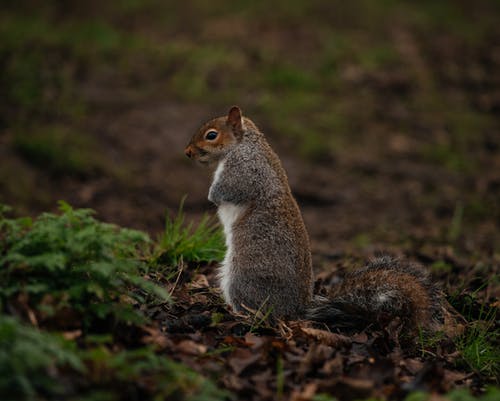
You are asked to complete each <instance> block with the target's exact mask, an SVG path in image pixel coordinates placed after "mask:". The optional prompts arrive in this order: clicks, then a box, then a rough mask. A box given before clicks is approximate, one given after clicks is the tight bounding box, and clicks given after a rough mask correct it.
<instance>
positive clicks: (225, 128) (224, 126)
mask: <svg viewBox="0 0 500 401" xmlns="http://www.w3.org/2000/svg"><path fill="white" fill-rule="evenodd" d="M242 137H243V118H242V116H241V110H240V108H239V107H238V106H233V107H231V109H230V110H229V113H228V114H227V116H224V117H218V118H214V119H213V120H210V121H209V122H207V123H206V124H204V125H203V126H202V127H201V128H200V129H199V130H198V132H197V133H196V134H195V135H194V136H193V137H192V138H191V141H190V142H189V144H188V145H187V146H186V149H185V150H184V153H186V156H187V157H189V158H191V159H194V160H196V161H198V162H200V163H203V164H209V163H213V162H217V161H218V160H220V159H221V158H222V157H224V155H226V154H227V152H228V151H229V150H230V149H231V148H232V146H233V145H235V144H237V143H238V142H239V141H240V140H241V138H242Z"/></svg>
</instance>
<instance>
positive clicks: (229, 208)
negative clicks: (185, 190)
mask: <svg viewBox="0 0 500 401" xmlns="http://www.w3.org/2000/svg"><path fill="white" fill-rule="evenodd" d="M223 171H224V162H223V161H222V162H220V163H219V165H218V166H217V169H216V170H215V174H214V180H213V183H212V187H213V186H214V185H215V184H216V183H217V182H218V181H219V180H220V179H221V176H222V172H223ZM244 210H245V208H244V207H243V206H240V205H235V204H233V203H229V202H221V204H220V205H219V208H218V210H217V214H218V215H219V220H220V222H221V224H222V226H223V228H224V235H225V237H226V248H227V250H226V255H225V256H224V260H223V262H222V264H221V266H220V270H219V274H218V276H219V282H220V287H221V289H222V293H223V295H224V298H225V300H226V302H227V303H229V304H232V302H231V297H230V292H229V288H230V287H231V282H232V275H233V268H232V259H233V253H234V244H233V231H234V225H235V223H236V222H237V220H238V219H239V218H240V216H241V215H242V214H243V212H244Z"/></svg>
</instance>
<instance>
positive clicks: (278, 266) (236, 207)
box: [185, 107, 445, 331]
mask: <svg viewBox="0 0 500 401" xmlns="http://www.w3.org/2000/svg"><path fill="white" fill-rule="evenodd" d="M211 131H215V132H217V136H216V137H215V138H207V133H208V132H211ZM185 152H186V155H187V156H189V157H190V158H193V159H195V160H197V161H199V162H201V163H203V164H209V165H213V166H217V170H216V172H215V175H214V180H213V182H212V185H211V187H210V190H209V196H208V198H209V200H210V201H212V202H213V203H215V204H216V205H217V206H218V207H219V210H218V212H219V217H220V218H221V221H222V223H223V225H224V231H225V233H226V243H227V247H228V251H227V253H226V258H225V260H224V262H223V264H222V266H221V269H220V273H219V276H220V280H221V288H222V290H223V294H224V297H225V298H226V301H227V302H228V303H229V304H230V305H231V306H232V307H233V308H234V309H236V310H245V309H247V308H249V309H253V310H259V309H262V308H264V309H265V310H268V309H270V310H271V312H272V316H273V317H278V318H283V317H286V318H299V317H308V318H310V319H312V320H316V321H321V322H325V323H328V324H332V325H333V326H340V327H342V326H343V327H358V328H360V327H366V326H367V325H370V324H379V325H385V324H387V323H389V322H390V321H392V320H394V319H396V318H398V319H399V320H401V321H402V323H403V324H404V325H405V326H406V327H407V328H408V329H410V330H416V329H417V328H418V327H422V328H424V329H426V330H430V331H434V330H437V329H439V328H440V327H441V326H442V323H443V311H444V310H445V308H444V306H443V305H444V301H443V299H442V297H441V294H440V292H439V291H438V290H437V289H436V288H435V287H434V285H433V284H432V283H431V282H430V280H429V278H428V275H427V273H426V272H425V270H423V269H422V268H421V267H420V266H416V265H413V264H410V263H402V262H399V261H397V260H395V259H391V258H388V257H384V258H380V259H376V260H375V261H373V262H372V263H370V264H369V265H367V266H366V267H364V268H361V269H357V270H355V271H353V272H352V273H350V274H348V275H347V276H346V277H345V280H344V281H343V282H342V283H341V284H340V285H338V286H336V287H334V288H333V289H332V290H331V291H330V294H329V296H328V298H322V297H316V298H314V300H313V299H312V284H313V275H312V266H311V252H310V246H309V238H308V235H307V231H306V228H305V225H304V222H303V220H302V216H301V214H300V210H299V207H298V205H297V203H296V201H295V199H294V197H293V196H292V193H291V190H290V186H289V185H288V179H287V176H286V173H285V171H284V169H283V167H282V166H281V162H280V160H279V158H278V156H277V155H276V154H275V153H274V151H273V150H272V149H271V147H270V146H269V144H268V143H267V141H266V139H265V137H264V135H263V134H262V133H261V132H260V131H259V130H258V128H257V127H256V126H255V124H254V123H253V122H252V121H251V120H249V119H247V118H244V117H242V116H241V111H240V109H239V108H238V107H233V108H231V110H230V111H229V113H228V115H227V116H226V117H219V118H215V119H213V120H210V121H209V122H207V123H206V124H204V125H203V126H202V127H201V128H200V129H199V131H198V132H197V133H196V134H195V135H194V136H193V138H192V139H191V141H190V142H189V144H188V146H187V147H186V150H185Z"/></svg>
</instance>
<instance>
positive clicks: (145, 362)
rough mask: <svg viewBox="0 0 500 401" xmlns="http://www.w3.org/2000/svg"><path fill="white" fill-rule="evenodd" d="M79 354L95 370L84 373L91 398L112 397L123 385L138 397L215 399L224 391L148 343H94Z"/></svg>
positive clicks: (193, 399) (197, 400)
mask: <svg viewBox="0 0 500 401" xmlns="http://www.w3.org/2000/svg"><path fill="white" fill-rule="evenodd" d="M83 358H84V359H85V361H86V363H87V364H88V365H89V366H90V368H89V371H92V372H99V374H94V375H90V377H87V379H88V380H89V382H88V388H89V393H88V397H87V399H95V398H96V395H99V396H101V397H104V398H105V399H110V398H111V399H115V396H116V394H119V393H121V392H123V389H124V388H128V389H129V390H130V391H132V392H134V393H135V394H138V395H139V399H141V398H143V397H144V398H147V399H158V400H164V399H175V400H186V401H188V400H189V401H202V400H203V401H205V400H207V401H216V400H224V399H225V396H226V395H227V393H226V392H225V391H223V390H219V389H218V388H217V387H216V386H215V385H214V384H213V383H212V382H211V381H209V380H207V379H205V378H204V377H203V376H200V375H199V374H197V373H195V372H194V371H192V370H191V369H189V368H187V367H185V366H183V365H181V364H179V363H176V362H173V361H172V360H170V359H169V358H166V357H165V356H163V355H157V354H156V353H155V352H154V351H153V350H152V349H151V348H149V347H142V348H139V349H135V350H122V351H119V352H116V353H113V352H111V351H110V350H109V349H108V348H106V347H97V348H93V349H91V350H89V351H86V352H84V353H83ZM146 395H147V396H146Z"/></svg>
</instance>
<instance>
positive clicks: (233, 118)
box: [227, 106, 243, 131]
mask: <svg viewBox="0 0 500 401" xmlns="http://www.w3.org/2000/svg"><path fill="white" fill-rule="evenodd" d="M227 122H228V124H230V125H231V126H232V127H233V128H234V129H235V130H237V131H240V130H241V129H242V125H243V122H242V121H241V109H240V108H239V107H238V106H233V107H231V109H230V110H229V113H227Z"/></svg>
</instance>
